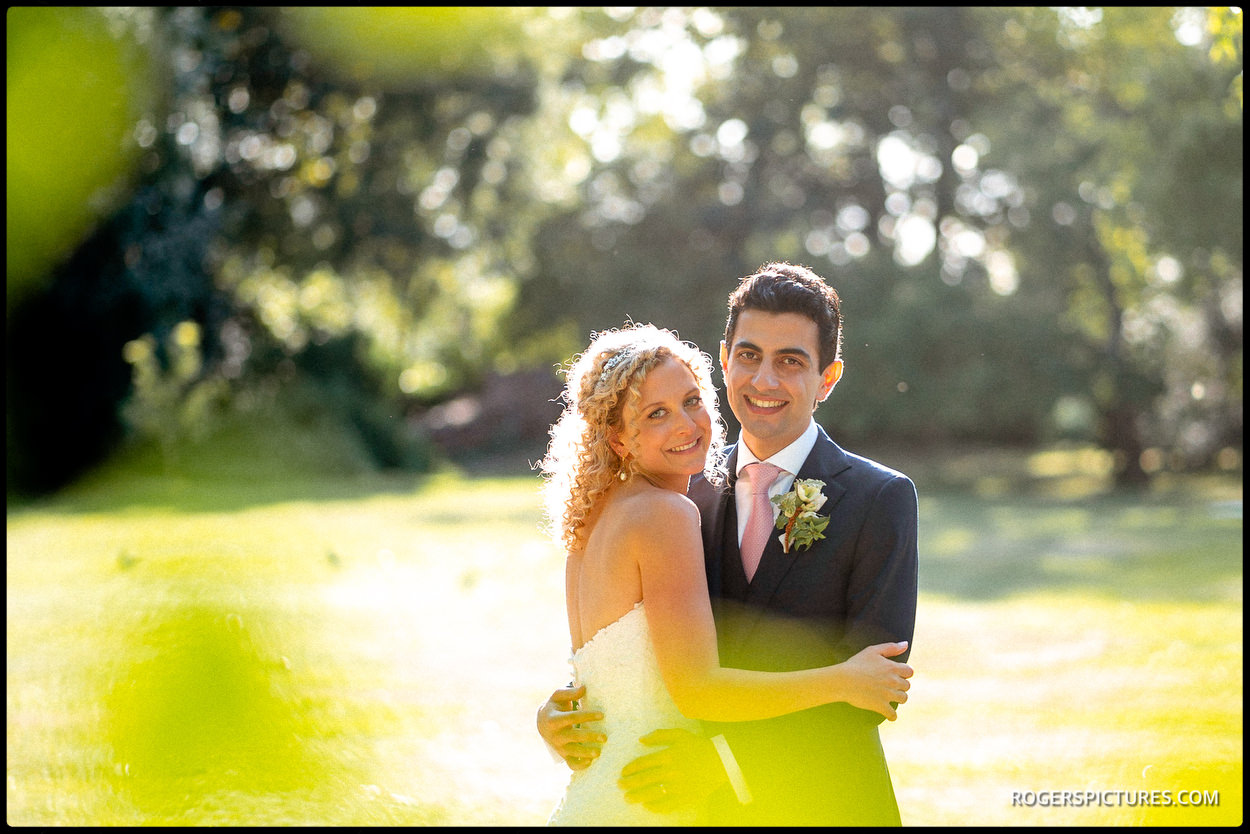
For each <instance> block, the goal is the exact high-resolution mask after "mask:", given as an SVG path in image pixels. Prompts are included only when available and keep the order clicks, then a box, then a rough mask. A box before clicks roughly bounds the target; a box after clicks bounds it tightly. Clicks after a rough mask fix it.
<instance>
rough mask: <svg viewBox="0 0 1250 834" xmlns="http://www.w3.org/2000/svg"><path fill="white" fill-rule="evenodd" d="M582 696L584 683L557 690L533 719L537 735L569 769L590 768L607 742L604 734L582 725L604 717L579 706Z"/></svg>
mask: <svg viewBox="0 0 1250 834" xmlns="http://www.w3.org/2000/svg"><path fill="white" fill-rule="evenodd" d="M584 697H586V687H585V686H576V687H573V686H567V687H564V688H563V689H557V690H556V691H555V692H553V693H551V697H550V698H548V699H547V702H546V703H545V704H543V705H542V706H541V707H539V708H538V716H537V718H536V723H537V725H538V734H539V735H540V736H542V737H543V741H545V742H547V746H548V748H550V750H551V752H552V754H553V756H554V757H557V758H558V759H560V760H563V761H564V763H565V764H566V765H568V766H569V769H570V770H584V769H586V768H588V767H590V764H591V762H593V761H594V760H595V759H596V758H598V756H599V751H600V750H601V748H602V745H603V743H604V742H605V741H607V736H605V735H604V734H603V733H601V732H598V731H595V730H590V729H587V728H585V727H583V726H582V725H583V724H587V723H590V722H593V721H602V720H603V713H601V712H598V711H595V710H583V709H581V708H580V707H581V705H580V703H579V701H580V699H582V698H584Z"/></svg>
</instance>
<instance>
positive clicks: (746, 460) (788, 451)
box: [735, 417, 820, 475]
mask: <svg viewBox="0 0 1250 834" xmlns="http://www.w3.org/2000/svg"><path fill="white" fill-rule="evenodd" d="M819 436H820V432H819V430H817V428H816V418H815V417H813V418H812V420H811V422H809V423H808V424H807V430H806V431H804V432H803V433H802V434H801V435H799V438H798V440H796V441H794V442H793V443H791V444H790V445H789V446H787V447H786V448H784V449H782V450H781V451H780V452H778V453H777V454H775V455H773V456H772V457H770V458H769V459H768V461H767V462H768V463H771V464H773V465H774V466H779V467H781V468H782V469H784V470H785V471H787V472H789V473H790V474H791V475H798V473H799V469H801V468H802V466H803V462H804V461H805V460H807V456H808V455H810V454H811V453H812V449H813V448H814V447H815V446H816V438H817V437H819ZM757 462H759V458H757V457H756V456H755V453H754V452H752V451H751V450H750V449H749V448H748V447H747V444H746V443H745V442H743V440H742V435H741V434H739V435H738V470H737V472H736V473H735V474H736V475H741V474H742V468H743V467H744V466H746V465H748V464H751V463H757Z"/></svg>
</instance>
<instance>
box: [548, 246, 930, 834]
mask: <svg viewBox="0 0 1250 834" xmlns="http://www.w3.org/2000/svg"><path fill="white" fill-rule="evenodd" d="M841 340H842V334H841V311H840V302H839V299H838V295H837V293H836V292H835V291H834V290H833V288H832V287H830V286H828V285H827V284H826V283H825V282H824V280H822V279H821V278H820V277H819V276H818V275H816V274H815V273H814V272H812V271H811V270H810V269H807V268H806V267H801V266H793V265H790V264H782V263H773V264H767V265H765V266H764V267H762V268H761V269H760V270H759V271H758V272H757V273H755V274H754V275H750V276H747V277H746V278H744V279H743V280H742V281H741V282H740V284H739V286H738V288H737V289H736V290H735V291H734V292H733V294H732V295H731V296H730V298H729V318H728V321H727V323H726V327H725V340H724V342H722V343H721V367H722V369H723V371H724V375H725V385H726V389H727V393H728V400H729V406H730V408H731V409H732V410H733V412H734V415H735V416H736V417H737V418H738V421H739V422H740V423H741V425H742V435H741V438H740V440H739V442H738V443H737V444H736V445H735V446H734V447H731V449H730V455H729V460H728V471H729V481H728V484H727V487H726V488H725V489H722V490H717V489H715V488H714V487H713V486H712V485H711V484H709V483H708V482H707V481H705V480H703V479H702V478H701V477H696V478H695V479H694V480H693V482H692V483H691V487H690V493H689V494H690V497H691V498H692V499H693V500H694V501H695V503H696V504H697V505H698V507H699V511H700V513H701V516H702V525H703V547H704V555H705V562H706V568H707V579H708V589H709V591H710V596H711V598H712V604H713V610H714V613H715V618H716V627H717V638H718V641H719V645H720V653H721V664H722V665H724V666H729V667H737V668H745V669H758V670H768V671H785V670H792V669H804V668H812V667H816V666H823V665H828V664H831V663H838V662H841V661H843V660H846V659H848V658H850V657H851V656H852V655H854V654H856V653H857V652H858V651H860V650H861V649H863V648H865V647H867V646H870V645H873V644H876V643H886V642H896V641H903V640H906V641H908V643H909V644H910V641H911V639H912V631H913V627H914V624H915V613H916V591H917V552H916V539H917V524H918V522H917V502H916V490H915V486H914V485H913V484H912V482H911V481H910V480H909V479H908V478H907V477H906V476H904V475H902V474H900V473H898V472H894V471H892V470H890V469H887V468H885V467H883V466H881V465H880V464H877V463H875V462H873V461H870V460H868V459H866V458H862V457H859V456H856V455H853V454H850V453H848V452H846V451H843V450H842V449H841V448H840V447H839V446H838V445H837V444H835V443H834V442H833V441H832V440H831V439H830V438H829V436H828V434H826V433H825V431H824V430H823V429H822V428H821V427H820V426H819V425H818V424H817V423H816V422H815V419H814V418H813V413H814V412H815V409H816V407H817V406H818V405H819V404H820V403H821V402H823V401H824V400H825V399H826V398H827V397H828V396H829V394H830V392H831V391H832V390H833V388H834V386H835V385H836V384H837V383H838V380H839V379H840V378H841V376H842V368H843V365H842V360H841ZM757 462H763V463H768V464H772V465H773V467H775V468H772V469H767V470H764V469H761V467H759V466H750V465H751V464H755V463H757ZM748 467H750V468H748ZM761 472H763V476H761V474H757V473H761ZM796 479H799V480H806V479H816V480H820V481H822V482H823V483H824V486H823V488H822V492H823V495H824V496H825V498H826V501H825V503H824V504H823V506H821V507H820V509H819V510H818V514H819V515H821V516H827V517H828V518H829V522H828V525H827V526H826V527H825V529H824V538H823V539H819V540H817V541H815V542H814V543H813V544H812V545H811V546H810V547H809V548H802V547H791V548H789V552H784V551H785V548H783V546H782V542H781V541H780V540H779V536H780V534H779V533H778V532H777V530H776V529H773V530H772V531H771V533H770V534H769V535H768V539H767V542H766V544H765V545H764V547H763V552H762V554H761V555H754V554H751V553H746V554H744V553H743V550H744V547H743V541H744V537H746V538H747V539H750V538H752V537H753V531H751V530H748V526H751V527H754V526H755V525H749V524H748V522H749V521H750V520H751V519H750V516H751V509H752V503H753V498H752V493H753V492H754V491H756V489H760V490H767V494H768V495H769V496H775V495H784V494H785V493H787V492H789V491H790V490H791V489H792V488H793V485H794V482H795V480H796ZM761 481H764V482H763V483H761ZM761 501H762V499H761ZM771 511H772V513H773V515H774V517H775V515H776V513H777V512H778V510H777V506H776V505H775V504H772V505H771ZM746 549H747V550H750V549H751V548H750V547H749V545H748V546H747V547H746ZM906 657H907V655H906V654H903V655H900V656H898V657H897V658H895V659H896V660H898V661H900V662H901V661H905V660H906ZM576 692H577V690H567V689H566V690H561V691H559V692H557V693H555V694H553V696H552V698H551V700H549V701H548V703H547V704H546V705H544V708H543V709H542V710H540V712H539V721H538V724H539V730H540V733H542V735H543V737H544V738H545V739H547V741H548V742H549V743H552V745H553V747H555V748H556V749H557V751H558V752H560V753H561V755H563V756H564V757H565V758H566V760H568V761H569V766H570V767H573V768H577V767H580V766H585V764H586V763H588V760H586V759H579V757H578V755H577V754H578V752H582V751H584V749H585V748H584V747H581V745H582V744H583V743H586V744H589V746H593V742H594V741H595V740H596V734H595V733H594V732H593V730H590V729H589V728H584V727H583V728H578V727H577V726H576V725H575V724H574V723H573V721H574V720H576V721H578V722H581V723H584V722H587V721H591V720H592V716H591V715H588V714H586V713H581V712H580V711H576V710H573V711H572V712H569V711H564V712H562V710H569V709H570V708H571V707H572V706H573V704H572V703H571V695H570V694H571V693H572V694H576ZM882 720H883V719H882V716H880V715H878V714H876V713H873V712H869V711H867V710H861V709H858V708H856V707H852V706H850V705H849V704H846V703H837V704H830V705H827V706H824V707H818V708H816V709H811V710H805V711H803V712H800V713H793V714H790V715H785V716H781V717H779V718H773V719H769V720H766V721H752V722H740V723H733V724H717V725H707V731H706V733H705V734H703V735H695V734H692V733H688V732H685V731H679V730H659V731H657V732H654V733H651V734H649V735H648V736H646V737H644V739H643V740H644V742H646V743H648V744H650V745H651V746H654V747H656V750H655V752H652V753H649V754H647V755H644V756H642V757H640V758H639V759H636V760H635V761H634V762H632V763H630V764H629V765H627V766H626V767H625V769H624V770H623V772H622V778H621V786H622V789H624V790H625V791H626V797H627V799H630V800H632V801H637V802H642V803H644V804H646V805H647V806H648V807H652V808H654V809H656V810H664V809H668V808H675V807H678V806H682V805H690V804H696V803H697V804H701V805H702V806H703V808H704V811H705V816H706V820H707V823H708V824H713V825H898V824H899V823H900V818H899V812H898V804H897V802H896V800H895V797H894V788H893V785H892V783H891V780H890V774H889V771H888V769H887V767H886V762H885V756H884V753H883V751H882V748H881V741H880V737H879V734H878V732H877V725H878V724H879V723H880V722H881V721H882Z"/></svg>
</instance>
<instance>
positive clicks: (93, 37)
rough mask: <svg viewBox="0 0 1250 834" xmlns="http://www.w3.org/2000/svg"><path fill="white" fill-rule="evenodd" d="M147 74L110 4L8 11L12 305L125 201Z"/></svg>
mask: <svg viewBox="0 0 1250 834" xmlns="http://www.w3.org/2000/svg"><path fill="white" fill-rule="evenodd" d="M110 25H112V26H113V27H114V28H116V29H117V32H115V33H114V32H110V31H109V26H110ZM150 74H151V62H150V59H149V56H147V55H146V54H144V52H143V44H142V43H140V42H139V40H138V38H137V36H136V33H135V31H133V30H132V29H128V28H127V27H126V26H125V25H124V23H123V22H122V21H114V20H113V19H112V18H111V17H110V15H109V12H108V11H107V10H101V9H89V8H49V7H25V8H22V7H18V8H10V9H7V10H6V11H5V75H6V77H5V92H6V97H5V98H6V103H5V108H6V113H7V122H6V123H7V125H8V129H7V131H6V147H7V155H6V165H5V205H6V211H5V231H6V246H5V277H6V282H5V285H6V291H5V295H6V298H7V301H8V304H7V305H6V309H10V310H11V308H12V306H13V304H14V302H15V301H17V300H19V299H21V298H23V297H25V296H27V295H28V294H29V293H30V292H32V291H33V290H35V289H37V288H38V287H39V286H40V285H41V284H43V283H44V282H46V279H47V275H48V272H49V270H50V269H51V268H52V267H53V266H54V265H55V264H56V263H57V262H59V261H60V260H62V259H64V258H65V257H66V255H67V254H68V252H70V251H72V250H73V248H74V247H75V246H77V245H78V244H79V243H81V241H82V239H83V237H84V236H85V235H86V234H87V232H88V231H89V230H90V229H91V227H92V226H93V225H94V223H96V222H97V221H98V220H100V219H101V218H102V217H105V216H107V214H108V213H109V212H111V211H112V210H115V209H116V207H117V206H118V205H119V204H121V203H122V202H124V200H125V196H126V192H127V190H128V187H129V185H130V181H131V180H132V178H133V177H132V175H133V170H134V163H135V161H136V159H137V156H138V154H137V151H138V147H137V145H136V144H135V142H134V140H133V137H132V133H133V131H134V126H135V122H136V121H137V120H138V119H139V118H140V117H141V116H142V115H143V114H144V112H145V110H146V108H148V107H150V106H151V105H152V103H153V101H154V99H155V97H156V95H157V89H156V87H155V85H154V84H153V83H152V79H151V77H150Z"/></svg>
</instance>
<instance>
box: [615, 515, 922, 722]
mask: <svg viewBox="0 0 1250 834" xmlns="http://www.w3.org/2000/svg"><path fill="white" fill-rule="evenodd" d="M646 504H647V506H646V507H645V509H644V511H643V512H639V513H634V514H632V515H633V518H634V519H635V520H636V521H635V523H634V524H632V525H631V526H630V530H629V531H628V532H627V533H626V534H625V535H624V536H623V537H622V545H623V546H624V547H625V548H626V549H627V550H628V552H629V554H630V555H631V556H632V557H633V558H634V560H635V561H636V562H637V564H638V569H639V573H640V575H641V579H642V597H643V601H644V602H645V604H646V610H647V622H648V624H649V626H650V631H651V641H652V644H653V645H654V648H655V654H656V659H657V661H658V662H659V667H660V674H661V675H662V676H663V678H664V683H665V686H666V687H667V688H668V691H669V694H671V695H672V697H673V701H674V702H675V703H676V704H677V707H678V708H679V709H680V710H681V711H682V713H684V714H685V715H686V716H688V717H690V718H697V719H701V720H704V721H753V720H758V719H764V718H775V717H776V716H778V715H785V714H787V713H791V712H797V711H799V710H804V709H809V708H811V707H817V706H821V705H823V704H829V703H833V702H836V701H845V702H847V703H850V704H852V705H853V706H857V707H860V708H862V709H868V710H872V711H874V712H878V713H880V714H882V715H884V716H885V717H886V718H889V719H891V720H893V719H894V718H895V717H896V713H895V711H894V708H893V707H892V706H891V705H890V702H891V701H894V702H896V703H903V702H905V701H906V700H907V689H908V688H910V684H909V683H908V682H907V678H908V677H910V676H911V674H912V670H911V668H910V667H908V666H907V665H905V664H902V663H896V662H894V661H892V660H890V659H889V658H890V657H891V656H893V655H897V654H901V653H902V652H903V651H905V649H906V645H905V644H901V643H886V644H882V645H880V646H870V647H869V648H867V649H864V651H862V652H860V653H859V654H857V655H855V656H854V657H852V658H850V659H849V660H847V661H845V662H843V663H839V664H837V665H835V666H823V667H820V668H816V669H801V670H797V671H793V672H755V671H748V670H744V669H727V668H723V667H721V665H720V660H719V655H718V653H717V646H716V627H715V623H714V621H713V619H712V605H711V602H710V600H709V599H708V591H707V578H706V575H705V572H704V565H703V543H702V540H701V538H700V535H699V513H698V509H697V508H696V507H695V506H694V504H693V503H691V502H690V501H689V500H688V499H687V498H685V496H682V495H679V494H677V493H668V494H660V495H657V494H654V493H653V494H651V495H649V496H648V498H647V501H646Z"/></svg>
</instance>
